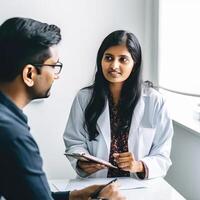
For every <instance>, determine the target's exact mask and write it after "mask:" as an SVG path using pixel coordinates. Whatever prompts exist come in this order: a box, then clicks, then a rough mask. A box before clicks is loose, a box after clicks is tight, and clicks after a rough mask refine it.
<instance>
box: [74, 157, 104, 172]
mask: <svg viewBox="0 0 200 200" xmlns="http://www.w3.org/2000/svg"><path fill="white" fill-rule="evenodd" d="M77 167H78V168H80V169H81V170H82V171H83V172H85V173H86V174H88V175H90V174H93V173H95V172H97V171H99V170H101V169H106V168H107V167H106V166H105V165H101V164H98V163H94V162H88V161H82V160H78V162H77Z"/></svg>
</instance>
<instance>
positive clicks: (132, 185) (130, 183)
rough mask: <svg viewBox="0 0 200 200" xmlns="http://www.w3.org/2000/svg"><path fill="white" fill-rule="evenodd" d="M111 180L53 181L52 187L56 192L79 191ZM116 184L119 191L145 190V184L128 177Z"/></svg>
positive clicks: (119, 179)
mask: <svg viewBox="0 0 200 200" xmlns="http://www.w3.org/2000/svg"><path fill="white" fill-rule="evenodd" d="M112 179H113V178H83V179H71V180H69V181H68V183H66V182H64V181H60V182H59V181H57V182H56V181H55V182H54V183H53V185H54V187H55V188H57V190H58V191H66V190H75V189H77V190H79V189H82V188H85V187H87V186H90V185H94V184H95V185H96V184H106V183H108V182H109V181H111V180H112ZM118 183H119V184H120V189H121V190H128V189H136V188H145V187H147V184H146V183H145V182H143V181H142V180H137V179H134V178H130V177H128V178H127V177H120V178H118Z"/></svg>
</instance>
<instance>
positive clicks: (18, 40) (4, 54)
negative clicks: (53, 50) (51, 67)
mask: <svg viewBox="0 0 200 200" xmlns="http://www.w3.org/2000/svg"><path fill="white" fill-rule="evenodd" d="M60 40H61V34H60V29H59V28H58V27H57V26H55V25H49V24H46V23H42V22H39V21H36V20H33V19H29V18H21V17H15V18H10V19H8V20H6V21H5V22H4V23H3V24H2V25H1V26H0V82H9V81H12V80H14V79H15V78H16V77H17V76H18V75H19V74H20V73H21V72H22V70H23V68H24V67H25V65H27V64H31V63H41V64H42V63H43V62H44V61H45V60H46V59H48V58H49V57H50V56H51V54H50V51H49V47H51V46H53V45H57V44H58V43H59V42H60Z"/></svg>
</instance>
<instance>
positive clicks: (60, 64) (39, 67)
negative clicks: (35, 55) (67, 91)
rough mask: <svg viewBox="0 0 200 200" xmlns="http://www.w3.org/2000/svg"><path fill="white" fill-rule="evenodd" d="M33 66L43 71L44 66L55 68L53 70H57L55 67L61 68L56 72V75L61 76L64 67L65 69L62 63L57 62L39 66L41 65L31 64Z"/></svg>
mask: <svg viewBox="0 0 200 200" xmlns="http://www.w3.org/2000/svg"><path fill="white" fill-rule="evenodd" d="M31 65H33V66H35V67H36V68H37V69H41V67H42V66H50V67H53V69H55V67H59V71H58V72H54V73H55V74H56V75H58V74H60V72H61V71H62V67H63V64H62V63H61V62H57V63H56V64H39V63H36V64H31Z"/></svg>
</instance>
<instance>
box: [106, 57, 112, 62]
mask: <svg viewBox="0 0 200 200" xmlns="http://www.w3.org/2000/svg"><path fill="white" fill-rule="evenodd" d="M104 60H105V61H111V60H112V56H105V57H104Z"/></svg>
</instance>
